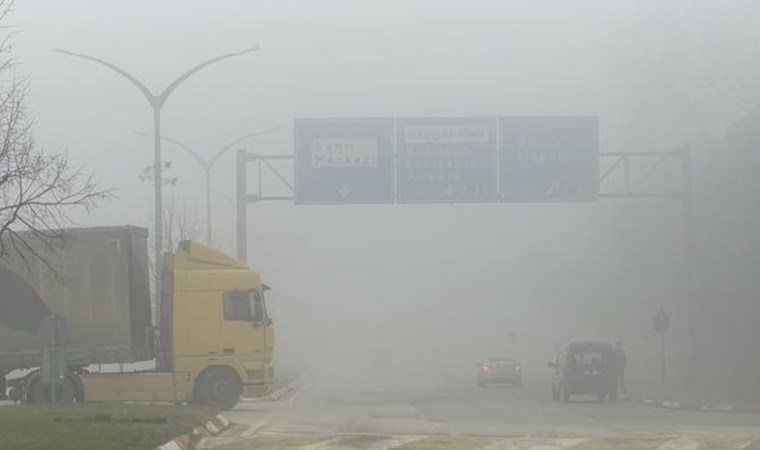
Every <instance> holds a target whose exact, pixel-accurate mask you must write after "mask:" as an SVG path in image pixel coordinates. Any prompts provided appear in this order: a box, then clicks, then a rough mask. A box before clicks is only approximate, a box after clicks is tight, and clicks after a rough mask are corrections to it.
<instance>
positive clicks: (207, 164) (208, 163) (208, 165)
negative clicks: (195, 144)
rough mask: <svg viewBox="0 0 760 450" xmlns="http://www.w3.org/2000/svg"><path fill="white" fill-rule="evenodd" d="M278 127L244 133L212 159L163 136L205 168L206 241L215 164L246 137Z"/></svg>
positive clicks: (141, 134)
mask: <svg viewBox="0 0 760 450" xmlns="http://www.w3.org/2000/svg"><path fill="white" fill-rule="evenodd" d="M278 129H279V128H278V127H273V128H266V129H264V130H260V131H254V132H253V133H248V134H244V135H243V136H240V137H239V138H237V139H235V140H234V141H232V142H230V143H229V144H227V145H225V146H224V147H222V148H220V149H219V150H217V151H216V153H215V154H214V156H213V157H211V159H205V158H203V157H202V156H201V154H200V152H198V151H196V150H194V149H193V148H192V147H190V146H188V145H185V144H184V143H182V142H181V141H179V140H177V139H173V138H170V137H167V136H161V138H160V139H161V140H163V141H166V142H171V143H172V144H174V145H176V146H177V147H179V148H181V149H182V150H185V151H186V152H187V153H189V154H190V156H192V157H193V159H194V160H195V161H196V162H197V163H198V165H199V166H201V169H203V172H204V175H205V179H206V243H208V244H210V243H211V220H212V219H211V216H212V214H211V170H212V169H213V168H214V165H216V163H217V162H218V161H219V158H221V157H222V155H224V154H225V153H226V152H227V151H228V150H229V149H231V148H232V147H233V146H234V145H235V144H237V143H239V142H241V141H244V140H246V139H250V138H252V137H256V136H261V135H262V134H267V133H271V132H273V131H277V130H278ZM135 133H136V134H139V135H140V136H145V137H152V138H153V139H156V136H157V135H156V134H148V133H143V132H140V131H135Z"/></svg>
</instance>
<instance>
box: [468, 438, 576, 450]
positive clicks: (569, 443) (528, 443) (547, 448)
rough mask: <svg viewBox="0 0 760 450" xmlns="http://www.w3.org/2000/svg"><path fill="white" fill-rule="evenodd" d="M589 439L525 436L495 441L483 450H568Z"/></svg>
mask: <svg viewBox="0 0 760 450" xmlns="http://www.w3.org/2000/svg"><path fill="white" fill-rule="evenodd" d="M586 441H588V438H562V439H542V438H535V439H531V438H524V439H519V438H518V439H514V438H511V439H507V440H503V441H498V442H495V443H493V444H491V445H489V446H488V447H485V448H484V449H483V450H507V449H508V450H567V449H570V448H575V447H576V446H578V445H580V444H582V443H583V442H586Z"/></svg>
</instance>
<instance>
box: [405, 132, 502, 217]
mask: <svg viewBox="0 0 760 450" xmlns="http://www.w3.org/2000/svg"><path fill="white" fill-rule="evenodd" d="M496 132H497V129H496V119H495V118H490V117H485V118H481V117H465V118H405V119H398V121H397V141H398V142H397V144H396V145H397V148H398V158H397V172H396V173H397V183H396V184H397V191H398V201H399V202H400V203H460V202H461V203H465V202H495V201H497V200H498V188H497V180H496V167H497V163H496V161H497V158H496V151H497V144H496V143H497V139H496Z"/></svg>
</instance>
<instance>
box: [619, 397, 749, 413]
mask: <svg viewBox="0 0 760 450" xmlns="http://www.w3.org/2000/svg"><path fill="white" fill-rule="evenodd" d="M626 400H627V401H629V402H631V403H638V404H640V405H646V406H653V407H656V408H666V409H677V410H683V411H703V412H725V413H744V414H760V405H734V404H717V403H688V402H677V401H667V400H666V401H662V400H657V399H653V398H628V399H626Z"/></svg>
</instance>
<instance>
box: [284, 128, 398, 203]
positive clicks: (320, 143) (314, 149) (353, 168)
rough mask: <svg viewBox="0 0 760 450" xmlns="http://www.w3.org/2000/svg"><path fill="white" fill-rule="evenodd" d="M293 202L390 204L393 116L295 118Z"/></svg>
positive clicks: (392, 192) (391, 191)
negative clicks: (388, 117) (390, 117)
mask: <svg viewBox="0 0 760 450" xmlns="http://www.w3.org/2000/svg"><path fill="white" fill-rule="evenodd" d="M294 131H295V202H296V203H302V204H306V203H391V202H393V200H394V189H393V187H394V186H393V164H392V161H393V153H394V123H393V119H386V118H369V119H296V120H295V123H294Z"/></svg>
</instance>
